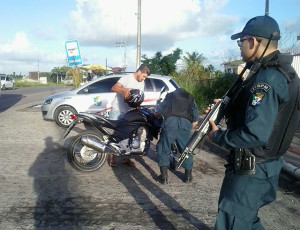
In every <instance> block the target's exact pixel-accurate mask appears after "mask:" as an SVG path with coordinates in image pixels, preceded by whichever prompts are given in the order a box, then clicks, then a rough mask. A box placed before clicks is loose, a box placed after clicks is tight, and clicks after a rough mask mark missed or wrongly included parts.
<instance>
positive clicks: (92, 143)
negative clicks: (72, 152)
mask: <svg viewBox="0 0 300 230" xmlns="http://www.w3.org/2000/svg"><path fill="white" fill-rule="evenodd" d="M81 143H82V144H84V145H85V146H87V147H89V148H91V149H94V150H96V151H98V152H101V153H107V154H109V155H118V154H117V152H116V151H114V150H113V149H112V148H110V147H109V146H107V145H106V144H103V143H101V142H99V141H96V140H94V139H92V138H90V137H87V136H83V137H81Z"/></svg>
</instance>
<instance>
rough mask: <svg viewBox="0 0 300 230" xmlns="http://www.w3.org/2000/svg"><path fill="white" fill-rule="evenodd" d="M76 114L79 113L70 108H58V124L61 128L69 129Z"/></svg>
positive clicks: (56, 113) (56, 115) (56, 117)
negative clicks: (72, 116) (73, 115)
mask: <svg viewBox="0 0 300 230" xmlns="http://www.w3.org/2000/svg"><path fill="white" fill-rule="evenodd" d="M75 113H77V111H76V110H75V109H73V108H72V107H70V106H61V107H58V108H57V109H56V111H55V115H54V118H55V122H56V124H58V125H59V126H60V127H63V128H68V127H69V126H70V125H71V124H72V122H73V120H72V118H71V115H72V114H75Z"/></svg>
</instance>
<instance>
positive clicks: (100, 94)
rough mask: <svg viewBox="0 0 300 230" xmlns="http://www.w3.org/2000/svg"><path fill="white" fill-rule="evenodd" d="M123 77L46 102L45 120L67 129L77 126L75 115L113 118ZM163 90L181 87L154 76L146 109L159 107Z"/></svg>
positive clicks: (90, 84) (147, 88)
mask: <svg viewBox="0 0 300 230" xmlns="http://www.w3.org/2000/svg"><path fill="white" fill-rule="evenodd" d="M125 74H132V73H125ZM123 75H124V74H122V75H121V74H118V75H109V76H102V77H99V78H97V79H96V80H93V81H91V82H88V83H86V84H85V85H83V86H81V87H79V88H77V89H72V90H71V91H67V92H63V93H59V94H55V95H52V96H50V97H48V98H46V99H45V101H44V103H43V105H42V107H41V109H42V116H43V119H44V120H52V121H55V122H56V123H57V124H58V125H59V126H61V127H65V128H67V127H69V126H70V124H71V123H72V122H73V120H72V119H71V115H72V114H76V113H80V112H89V113H97V114H100V115H103V116H106V117H107V116H109V111H110V109H111V103H112V101H113V99H114V98H115V95H116V93H114V92H112V91H111V88H112V86H113V85H114V84H115V83H116V82H117V81H118V80H119V79H120V77H121V76H123ZM163 86H165V88H166V89H165V92H168V91H169V92H172V91H174V90H175V89H176V88H178V87H179V86H178V85H177V84H176V82H175V81H174V80H173V79H172V77H169V76H162V75H155V74H151V75H150V76H149V77H148V78H147V79H146V80H145V91H144V93H145V99H144V102H143V103H142V106H155V105H156V102H157V99H158V98H159V95H160V90H161V88H162V87H163Z"/></svg>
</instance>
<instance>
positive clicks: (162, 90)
mask: <svg viewBox="0 0 300 230" xmlns="http://www.w3.org/2000/svg"><path fill="white" fill-rule="evenodd" d="M165 91H166V86H163V87H162V88H161V89H160V94H163V92H165Z"/></svg>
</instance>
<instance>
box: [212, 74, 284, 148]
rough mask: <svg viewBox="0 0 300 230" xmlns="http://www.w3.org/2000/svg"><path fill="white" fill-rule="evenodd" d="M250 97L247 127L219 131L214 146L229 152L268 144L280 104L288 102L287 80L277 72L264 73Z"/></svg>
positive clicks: (215, 136)
mask: <svg viewBox="0 0 300 230" xmlns="http://www.w3.org/2000/svg"><path fill="white" fill-rule="evenodd" d="M249 95H250V96H249V98H248V104H247V109H246V115H245V119H244V120H245V122H244V125H242V126H241V127H239V128H237V129H235V130H229V129H227V130H225V131H222V130H218V131H217V132H215V134H214V137H213V141H214V142H215V143H217V144H219V145H221V146H224V147H226V148H229V149H235V148H255V147H259V146H264V145H266V144H267V143H268V140H269V138H270V136H271V133H272V131H273V127H274V125H275V122H276V118H277V114H278V109H279V105H280V104H281V103H284V102H286V101H288V100H289V89H288V84H287V81H286V78H285V77H284V76H283V75H282V74H281V73H280V72H278V71H277V70H273V69H270V70H268V71H262V72H260V73H259V75H258V76H257V80H256V83H255V84H254V85H253V86H252V88H251V89H250V94H249ZM235 112H237V113H238V112H239V111H235Z"/></svg>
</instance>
